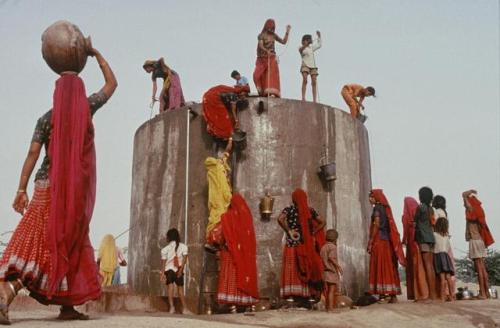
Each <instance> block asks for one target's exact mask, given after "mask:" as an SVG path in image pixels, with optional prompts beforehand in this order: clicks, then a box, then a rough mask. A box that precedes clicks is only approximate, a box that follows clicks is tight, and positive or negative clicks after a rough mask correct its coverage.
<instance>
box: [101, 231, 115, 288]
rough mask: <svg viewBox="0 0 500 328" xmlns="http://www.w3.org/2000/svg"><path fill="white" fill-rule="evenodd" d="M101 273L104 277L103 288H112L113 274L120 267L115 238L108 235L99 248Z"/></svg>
mask: <svg viewBox="0 0 500 328" xmlns="http://www.w3.org/2000/svg"><path fill="white" fill-rule="evenodd" d="M98 259H99V273H100V274H101V276H102V277H103V280H102V283H101V286H102V287H105V286H111V283H112V282H113V273H114V272H115V269H116V267H117V266H118V255H117V252H116V243H115V238H114V237H113V236H112V235H106V236H104V238H103V239H102V241H101V246H99V256H98Z"/></svg>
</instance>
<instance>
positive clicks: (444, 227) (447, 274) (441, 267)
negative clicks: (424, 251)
mask: <svg viewBox="0 0 500 328" xmlns="http://www.w3.org/2000/svg"><path fill="white" fill-rule="evenodd" d="M434 239H435V240H436V243H435V244H434V271H436V274H437V275H439V281H440V283H441V293H440V295H441V300H442V301H443V302H444V301H445V300H447V301H452V300H453V299H454V295H455V282H454V281H453V279H452V276H453V275H454V274H455V272H454V270H453V263H452V261H451V258H450V255H449V252H450V248H451V243H450V236H449V235H448V220H447V219H445V218H444V217H440V218H439V219H438V220H437V221H436V225H435V226H434ZM446 285H448V293H447V292H446V287H447V286H446ZM446 295H448V296H447V297H446Z"/></svg>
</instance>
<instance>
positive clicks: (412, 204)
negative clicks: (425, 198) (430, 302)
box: [403, 197, 429, 301]
mask: <svg viewBox="0 0 500 328" xmlns="http://www.w3.org/2000/svg"><path fill="white" fill-rule="evenodd" d="M417 207H418V202H417V201H416V200H415V198H412V197H405V200H404V207H403V245H406V289H407V298H408V299H409V300H415V301H419V300H426V299H428V298H429V287H428V286H427V280H426V279H425V270H424V264H423V262H422V255H421V254H420V249H419V247H418V243H417V242H416V241H415V221H414V218H415V213H416V212H417Z"/></svg>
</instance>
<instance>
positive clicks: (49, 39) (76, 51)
mask: <svg viewBox="0 0 500 328" xmlns="http://www.w3.org/2000/svg"><path fill="white" fill-rule="evenodd" d="M91 49H92V43H91V40H90V37H87V38H85V37H84V36H83V34H82V32H81V31H80V29H79V28H78V26H76V25H75V24H73V23H70V22H68V21H63V20H61V21H57V22H55V23H54V24H52V25H50V26H49V27H48V28H47V29H46V30H45V32H43V34H42V56H43V59H45V61H46V62H47V64H48V65H49V67H50V68H51V69H52V70H53V71H54V72H56V73H57V74H61V73H62V72H65V71H72V72H77V73H80V72H81V71H82V70H83V68H84V67H85V64H86V63H87V56H88V53H89V50H91Z"/></svg>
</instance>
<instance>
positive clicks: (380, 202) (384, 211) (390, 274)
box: [367, 189, 406, 303]
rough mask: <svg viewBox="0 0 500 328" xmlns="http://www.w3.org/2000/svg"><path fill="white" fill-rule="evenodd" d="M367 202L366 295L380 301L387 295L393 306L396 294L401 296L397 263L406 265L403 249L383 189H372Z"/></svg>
mask: <svg viewBox="0 0 500 328" xmlns="http://www.w3.org/2000/svg"><path fill="white" fill-rule="evenodd" d="M369 199H370V203H371V204H372V205H373V214H372V222H371V225H370V240H369V242H368V247H367V251H368V253H369V254H370V278H369V283H370V287H369V293H370V294H377V295H379V296H380V297H381V300H384V299H385V298H386V296H390V302H391V303H395V302H396V301H397V298H396V295H399V294H401V286H400V280H399V273H398V261H399V262H400V263H401V265H403V266H404V265H406V261H405V258H404V253H403V246H402V245H401V241H400V239H399V232H398V229H397V227H396V223H395V222H394V216H393V215H392V210H391V207H390V205H389V202H388V201H387V198H386V197H385V195H384V192H383V191H382V189H374V190H372V191H371V192H370V198H369Z"/></svg>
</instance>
